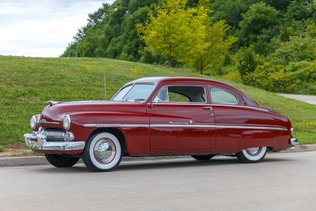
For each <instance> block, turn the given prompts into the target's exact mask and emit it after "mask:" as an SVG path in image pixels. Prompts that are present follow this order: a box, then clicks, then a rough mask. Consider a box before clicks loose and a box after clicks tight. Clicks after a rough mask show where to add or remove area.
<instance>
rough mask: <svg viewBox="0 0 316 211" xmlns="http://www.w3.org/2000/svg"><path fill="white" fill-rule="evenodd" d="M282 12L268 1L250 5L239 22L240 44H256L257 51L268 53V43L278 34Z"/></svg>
mask: <svg viewBox="0 0 316 211" xmlns="http://www.w3.org/2000/svg"><path fill="white" fill-rule="evenodd" d="M279 24H280V13H279V12H278V11H277V10H276V9H275V8H273V7H271V6H269V5H267V4H266V3H263V2H260V3H256V4H253V5H251V6H250V8H249V10H248V11H247V12H246V13H245V14H244V15H243V19H242V20H241V21H240V22H239V26H240V39H239V45H242V46H247V47H248V46H250V45H251V44H253V45H254V49H255V51H256V53H260V54H263V55H267V54H268V50H269V49H268V47H269V46H268V45H267V44H268V43H269V42H270V40H271V39H272V38H273V36H274V35H275V34H278V26H279Z"/></svg>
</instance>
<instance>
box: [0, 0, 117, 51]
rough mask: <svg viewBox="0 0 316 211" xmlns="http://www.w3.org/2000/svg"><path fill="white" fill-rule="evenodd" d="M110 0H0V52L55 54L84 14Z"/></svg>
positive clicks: (75, 29)
mask: <svg viewBox="0 0 316 211" xmlns="http://www.w3.org/2000/svg"><path fill="white" fill-rule="evenodd" d="M113 1H114V0H28V1H25V0H0V55H14V56H30V57H58V56H60V55H61V54H62V53H63V52H64V50H65V49H66V47H67V45H68V43H70V42H71V41H72V40H73V39H72V38H73V36H75V35H76V33H77V31H78V29H79V28H81V27H83V26H85V25H86V24H87V19H88V14H90V13H93V12H95V11H96V10H97V9H98V8H100V7H102V3H112V2H113Z"/></svg>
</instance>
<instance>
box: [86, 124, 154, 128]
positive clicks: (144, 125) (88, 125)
mask: <svg viewBox="0 0 316 211" xmlns="http://www.w3.org/2000/svg"><path fill="white" fill-rule="evenodd" d="M83 126H84V127H124V128H126V127H127V128H131V127H133V128H134V127H145V128H148V127H149V124H84V125H83Z"/></svg>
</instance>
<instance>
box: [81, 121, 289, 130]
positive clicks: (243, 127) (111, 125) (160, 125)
mask: <svg viewBox="0 0 316 211" xmlns="http://www.w3.org/2000/svg"><path fill="white" fill-rule="evenodd" d="M83 126H84V127H112V128H113V127H115V128H139V127H141V128H154V127H156V128H157V127H159V128H216V129H217V128H218V129H252V130H280V131H287V130H288V129H287V128H284V127H273V126H244V125H216V124H172V123H169V124H84V125H83Z"/></svg>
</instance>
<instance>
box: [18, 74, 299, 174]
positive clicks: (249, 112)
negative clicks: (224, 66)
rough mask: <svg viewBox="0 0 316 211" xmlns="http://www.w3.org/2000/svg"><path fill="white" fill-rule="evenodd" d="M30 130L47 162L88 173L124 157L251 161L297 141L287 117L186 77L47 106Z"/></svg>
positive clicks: (141, 82) (30, 142)
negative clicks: (79, 166) (105, 97)
mask: <svg viewBox="0 0 316 211" xmlns="http://www.w3.org/2000/svg"><path fill="white" fill-rule="evenodd" d="M30 127H31V129H32V130H33V133H32V134H25V135H24V139H25V143H26V145H27V146H28V147H30V148H31V149H33V150H34V151H38V152H42V153H44V154H45V156H46V158H47V160H48V162H49V163H50V164H52V165H53V166H55V167H71V166H73V165H75V164H76V163H77V162H78V160H79V159H80V158H82V160H83V162H84V164H85V165H86V167H87V168H88V169H90V170H92V171H110V170H113V169H115V168H116V167H117V166H118V165H119V163H120V161H121V159H122V156H155V155H191V156H192V157H193V158H194V159H197V160H209V159H211V158H212V157H213V156H216V155H228V156H235V157H237V158H238V159H239V160H240V161H241V162H244V163H253V162H258V161H261V160H262V159H263V158H264V157H265V155H266V153H267V151H269V150H270V151H280V150H284V149H287V148H290V147H293V146H294V145H296V144H298V141H297V139H296V138H294V137H293V132H294V129H293V128H292V126H291V122H290V121H289V119H288V118H286V117H284V116H282V115H280V114H278V113H277V112H275V111H273V110H271V109H270V108H266V107H263V106H259V105H258V104H257V103H256V102H254V101H253V100H251V99H250V98H249V97H248V96H247V95H245V94H244V93H243V92H242V91H240V90H238V89H236V88H234V87H232V86H230V85H228V84H226V83H222V82H219V81H215V80H208V79H202V78H190V77H148V78H141V79H138V80H135V81H131V82H129V83H127V84H126V85H124V86H123V87H122V88H121V89H120V90H119V91H118V92H117V93H116V94H115V95H114V96H113V98H112V99H111V101H82V102H53V101H51V102H49V104H48V105H47V106H46V107H45V108H44V110H43V111H42V113H41V114H38V115H35V116H32V117H31V120H30Z"/></svg>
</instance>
